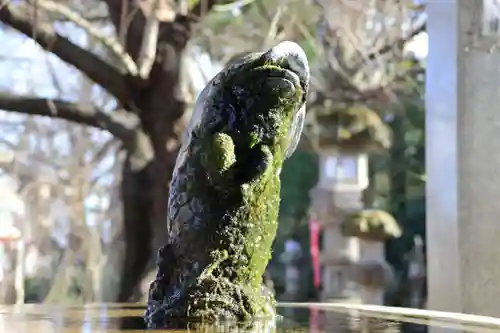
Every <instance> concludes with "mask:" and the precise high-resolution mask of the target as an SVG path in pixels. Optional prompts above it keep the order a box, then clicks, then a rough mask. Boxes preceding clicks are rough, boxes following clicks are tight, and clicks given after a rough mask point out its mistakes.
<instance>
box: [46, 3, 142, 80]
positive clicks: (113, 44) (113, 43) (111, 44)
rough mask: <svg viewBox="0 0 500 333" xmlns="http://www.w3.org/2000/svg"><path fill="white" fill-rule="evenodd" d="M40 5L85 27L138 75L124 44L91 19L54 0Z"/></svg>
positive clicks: (129, 70)
mask: <svg viewBox="0 0 500 333" xmlns="http://www.w3.org/2000/svg"><path fill="white" fill-rule="evenodd" d="M37 3H38V6H40V8H42V9H44V10H46V11H49V12H52V13H57V14H59V15H61V16H63V17H65V18H66V19H67V20H68V21H71V22H73V23H75V24H76V25H78V26H80V27H81V28H82V29H84V30H85V31H86V32H87V33H88V34H89V35H91V36H92V37H94V38H95V39H97V40H98V41H99V42H101V43H102V44H103V45H104V46H105V47H107V48H108V49H109V50H111V51H112V52H113V53H114V54H115V55H116V56H117V57H118V59H120V61H121V62H122V64H123V66H124V67H125V68H126V70H127V71H128V73H129V74H131V75H134V76H135V75H137V72H138V71H137V65H136V64H135V62H134V60H133V59H132V58H131V57H130V55H129V54H127V52H125V50H124V49H123V47H122V45H121V44H120V43H119V42H118V41H117V40H115V39H114V38H112V37H109V36H106V35H105V34H103V33H102V32H101V31H100V30H99V29H97V27H96V26H95V25H94V24H92V23H91V22H90V21H88V20H86V19H85V18H84V17H82V16H81V15H80V14H78V13H77V12H75V11H73V10H71V9H70V8H68V7H66V6H64V5H62V4H60V3H57V2H54V1H50V0H43V1H42V0H38V1H37Z"/></svg>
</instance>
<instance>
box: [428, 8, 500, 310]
mask: <svg viewBox="0 0 500 333" xmlns="http://www.w3.org/2000/svg"><path fill="white" fill-rule="evenodd" d="M484 2H486V1H484ZM484 2H483V1H481V0H447V1H438V0H435V1H428V2H427V15H428V19H427V20H428V21H427V32H428V34H429V56H428V59H427V79H426V84H427V87H426V105H427V115H426V117H427V118H426V126H427V127H426V130H427V134H426V138H427V146H426V147H427V148H426V149H427V157H426V161H427V162H426V163H427V174H428V178H427V267H428V292H429V296H428V307H429V308H430V309H433V310H445V311H457V312H467V313H474V314H481V315H488V316H496V317H499V316H500V265H499V264H498V258H500V246H498V242H499V240H500V223H499V220H498V219H499V216H500V204H499V202H498V200H499V198H500V110H499V108H498V106H499V105H500V93H499V87H500V52H499V49H498V48H497V45H498V44H499V41H500V39H499V35H498V32H499V30H498V27H499V26H500V25H499V24H498V22H499V20H498V18H496V17H494V19H493V20H484V19H483V4H484ZM483 27H486V28H488V29H487V30H489V31H482V29H483Z"/></svg>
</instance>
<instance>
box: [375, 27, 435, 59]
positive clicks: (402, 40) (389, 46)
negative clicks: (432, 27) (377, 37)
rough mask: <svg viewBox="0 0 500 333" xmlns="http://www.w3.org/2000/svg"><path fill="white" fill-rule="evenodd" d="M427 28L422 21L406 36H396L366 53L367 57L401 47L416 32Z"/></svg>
mask: <svg viewBox="0 0 500 333" xmlns="http://www.w3.org/2000/svg"><path fill="white" fill-rule="evenodd" d="M426 29H427V25H426V23H422V24H421V25H419V26H418V27H416V28H415V29H414V30H412V31H411V32H410V33H409V34H408V35H407V36H405V37H401V38H398V39H396V40H393V41H391V42H390V43H388V44H384V45H382V47H380V48H379V49H377V50H376V51H374V52H372V53H370V54H368V55H367V56H368V59H370V60H373V59H375V58H376V57H378V56H380V55H383V54H385V53H387V52H390V51H392V50H395V49H402V48H403V47H404V46H405V45H406V44H407V43H408V42H409V41H411V40H412V39H413V38H414V37H415V36H417V35H418V34H420V33H422V32H425V30H426Z"/></svg>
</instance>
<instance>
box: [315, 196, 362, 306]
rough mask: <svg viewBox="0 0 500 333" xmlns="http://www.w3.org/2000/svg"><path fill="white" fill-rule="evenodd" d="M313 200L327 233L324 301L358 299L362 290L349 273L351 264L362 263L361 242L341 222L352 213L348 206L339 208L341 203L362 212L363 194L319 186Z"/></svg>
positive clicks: (325, 242) (324, 234) (324, 252)
mask: <svg viewBox="0 0 500 333" xmlns="http://www.w3.org/2000/svg"><path fill="white" fill-rule="evenodd" d="M346 196H347V197H350V198H346ZM342 197H343V198H342ZM355 197H358V200H355ZM311 198H312V202H313V204H312V207H311V208H312V211H313V212H314V213H315V215H316V218H317V219H318V221H320V223H321V227H322V230H323V246H322V251H321V255H320V258H321V264H322V267H323V274H322V279H321V281H322V283H323V290H322V293H321V299H322V300H324V301H327V300H332V299H345V298H357V297H358V289H359V288H358V286H357V285H356V283H355V282H354V281H352V279H351V277H350V273H349V270H350V267H351V265H352V264H353V263H355V262H357V261H358V260H359V240H358V239H356V238H354V237H344V236H343V235H342V233H341V231H340V223H341V222H342V219H343V218H344V216H345V215H346V214H347V213H349V210H347V209H346V205H343V206H342V207H339V202H342V201H343V202H344V203H345V202H350V205H349V206H347V207H350V210H352V211H355V210H357V209H361V208H362V203H361V193H339V192H334V191H333V190H326V189H323V188H321V187H319V186H318V187H316V188H314V189H313V191H312V192H311Z"/></svg>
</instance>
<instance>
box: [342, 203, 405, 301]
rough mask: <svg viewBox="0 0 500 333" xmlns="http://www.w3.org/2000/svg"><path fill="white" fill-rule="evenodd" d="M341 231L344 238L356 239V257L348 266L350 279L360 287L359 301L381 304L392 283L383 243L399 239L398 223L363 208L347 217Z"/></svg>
mask: <svg viewBox="0 0 500 333" xmlns="http://www.w3.org/2000/svg"><path fill="white" fill-rule="evenodd" d="M340 230H341V233H342V235H343V236H344V237H355V238H357V239H358V240H359V258H358V261H357V262H355V263H353V264H352V265H351V267H350V272H349V277H350V279H351V280H352V281H354V282H355V283H356V284H357V285H358V287H359V289H358V290H359V296H360V300H361V301H362V302H363V303H366V304H383V301H384V290H385V287H386V286H387V285H388V284H389V283H390V282H393V280H394V276H393V274H392V269H391V267H390V266H389V265H388V264H387V262H386V261H385V258H384V242H385V241H386V240H387V239H390V238H398V237H400V236H401V228H400V227H399V224H398V223H397V221H396V220H395V219H394V217H393V216H392V215H390V214H389V213H387V212H386V211H383V210H377V209H365V210H361V211H359V212H356V213H353V214H349V215H347V216H346V218H345V219H344V220H343V221H342V222H341V225H340Z"/></svg>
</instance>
